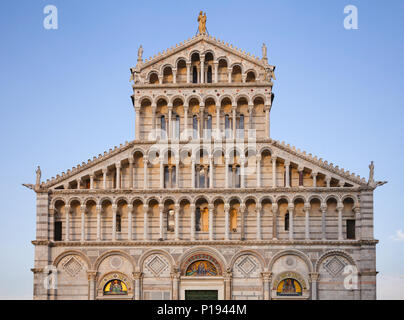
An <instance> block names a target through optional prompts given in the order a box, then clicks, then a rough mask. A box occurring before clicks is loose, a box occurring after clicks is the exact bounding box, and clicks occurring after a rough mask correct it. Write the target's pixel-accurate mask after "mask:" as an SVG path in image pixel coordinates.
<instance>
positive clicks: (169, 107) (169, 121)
mask: <svg viewBox="0 0 404 320" xmlns="http://www.w3.org/2000/svg"><path fill="white" fill-rule="evenodd" d="M167 107H168V134H167V135H166V136H167V138H168V139H172V134H173V125H172V115H173V105H172V104H171V103H169V104H168V106H167Z"/></svg>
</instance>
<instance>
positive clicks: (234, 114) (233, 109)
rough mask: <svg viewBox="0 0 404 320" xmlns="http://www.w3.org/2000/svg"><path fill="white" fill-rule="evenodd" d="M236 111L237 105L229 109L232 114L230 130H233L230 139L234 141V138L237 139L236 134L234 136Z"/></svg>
mask: <svg viewBox="0 0 404 320" xmlns="http://www.w3.org/2000/svg"><path fill="white" fill-rule="evenodd" d="M236 111H237V105H233V106H232V107H231V112H232V117H233V128H232V130H233V135H232V138H233V139H236V137H237V134H236Z"/></svg>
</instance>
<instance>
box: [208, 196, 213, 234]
mask: <svg viewBox="0 0 404 320" xmlns="http://www.w3.org/2000/svg"><path fill="white" fill-rule="evenodd" d="M208 209H209V240H210V241H213V210H214V205H213V204H209V206H208Z"/></svg>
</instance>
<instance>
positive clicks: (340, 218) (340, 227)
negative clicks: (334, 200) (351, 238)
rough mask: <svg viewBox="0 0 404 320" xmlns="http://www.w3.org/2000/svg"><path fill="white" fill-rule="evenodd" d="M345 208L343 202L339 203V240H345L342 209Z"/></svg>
mask: <svg viewBox="0 0 404 320" xmlns="http://www.w3.org/2000/svg"><path fill="white" fill-rule="evenodd" d="M343 208H344V206H343V204H342V203H339V204H338V206H337V211H338V240H343V239H344V238H343V235H342V209H343Z"/></svg>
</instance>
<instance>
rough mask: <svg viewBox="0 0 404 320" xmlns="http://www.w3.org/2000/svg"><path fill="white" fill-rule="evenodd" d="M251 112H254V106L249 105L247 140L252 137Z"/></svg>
mask: <svg viewBox="0 0 404 320" xmlns="http://www.w3.org/2000/svg"><path fill="white" fill-rule="evenodd" d="M253 111H254V105H253V104H249V105H248V135H247V137H248V138H253V137H254V136H253V135H252V131H253Z"/></svg>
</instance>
